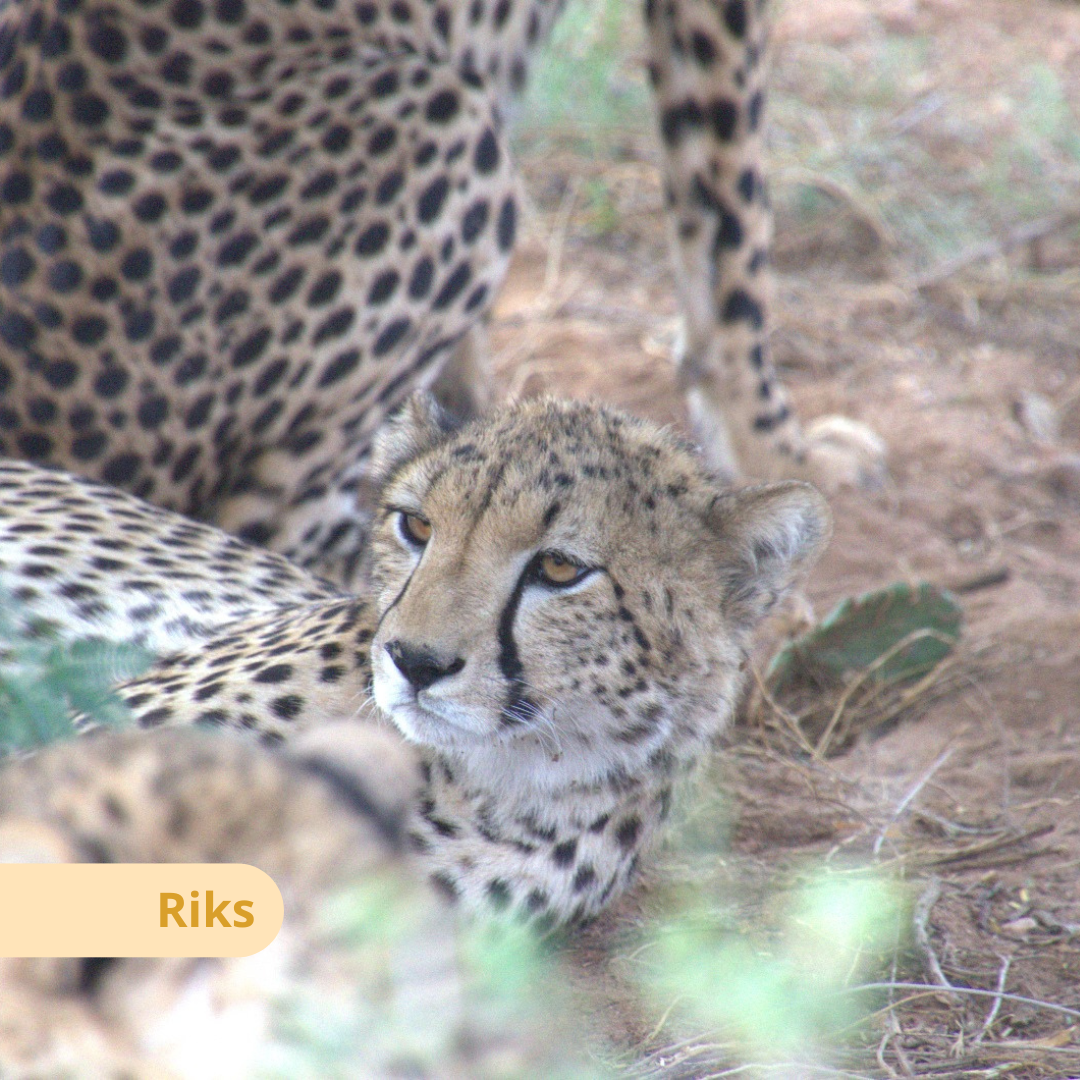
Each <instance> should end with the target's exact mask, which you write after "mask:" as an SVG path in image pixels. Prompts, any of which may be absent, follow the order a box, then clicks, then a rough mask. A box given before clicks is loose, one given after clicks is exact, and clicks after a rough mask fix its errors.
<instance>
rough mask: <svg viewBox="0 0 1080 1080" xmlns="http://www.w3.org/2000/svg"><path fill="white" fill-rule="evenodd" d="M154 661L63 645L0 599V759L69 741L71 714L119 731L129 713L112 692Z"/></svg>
mask: <svg viewBox="0 0 1080 1080" xmlns="http://www.w3.org/2000/svg"><path fill="white" fill-rule="evenodd" d="M153 659H154V656H153V654H152V653H150V652H148V651H147V650H146V649H143V648H140V647H139V646H137V645H132V644H130V643H116V642H110V641H101V640H98V639H93V638H86V639H82V640H75V641H63V640H61V639H60V638H59V637H57V635H56V634H55V633H53V632H52V631H51V630H50V629H49V628H48V627H47V626H45V625H42V624H41V623H40V622H36V621H35V620H33V619H32V618H31V617H30V616H29V615H28V614H27V613H26V612H25V610H24V609H23V607H22V606H21V605H20V604H19V603H18V601H16V600H15V599H14V598H13V597H11V596H10V595H7V594H0V756H3V755H4V754H5V753H10V752H11V751H13V750H28V749H31V748H33V747H35V746H41V745H43V744H45V743H47V742H51V741H52V740H54V739H61V738H67V737H68V736H70V735H73V734H74V733H75V729H74V726H73V724H72V714H73V713H84V714H86V716H87V718H88V719H90V720H91V721H93V722H95V723H100V724H113V725H117V726H120V725H123V724H124V723H125V722H126V721H127V719H128V717H129V711H128V708H127V706H126V705H125V704H124V702H123V701H122V700H121V699H120V697H119V696H118V695H117V694H116V693H115V691H114V690H113V687H114V686H115V685H116V683H118V682H121V681H123V680H125V679H131V678H134V677H136V676H137V675H140V674H142V672H144V671H145V670H146V669H147V668H148V667H149V666H150V664H151V663H152V662H153Z"/></svg>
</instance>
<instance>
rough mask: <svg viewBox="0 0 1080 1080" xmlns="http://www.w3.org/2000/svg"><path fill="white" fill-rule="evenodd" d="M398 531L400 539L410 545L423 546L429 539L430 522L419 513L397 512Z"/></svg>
mask: <svg viewBox="0 0 1080 1080" xmlns="http://www.w3.org/2000/svg"><path fill="white" fill-rule="evenodd" d="M397 525H398V532H399V533H400V534H401V538H402V540H404V541H405V543H407V544H410V545H411V546H412V547H423V546H424V545H425V544H426V543H427V542H428V541H429V540H430V539H431V522H430V521H425V520H424V519H423V518H422V517H421V516H420V515H419V514H409V513H406V512H405V511H404V510H401V511H399V512H398V519H397Z"/></svg>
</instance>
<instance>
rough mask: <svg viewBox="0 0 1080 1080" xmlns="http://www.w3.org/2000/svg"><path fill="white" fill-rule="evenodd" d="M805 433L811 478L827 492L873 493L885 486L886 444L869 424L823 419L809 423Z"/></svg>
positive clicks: (829, 418)
mask: <svg viewBox="0 0 1080 1080" xmlns="http://www.w3.org/2000/svg"><path fill="white" fill-rule="evenodd" d="M804 434H805V438H806V461H807V468H808V471H809V473H810V479H811V480H812V481H813V483H815V484H816V485H817V486H818V487H820V488H821V489H822V490H823V491H826V492H834V491H838V490H839V489H840V488H862V489H863V490H871V491H873V490H877V489H879V488H881V487H882V486H883V485H884V483H885V480H886V478H887V476H888V469H887V467H886V464H885V455H886V446H885V442H884V440H883V439H882V438H881V436H880V435H878V434H877V433H876V432H875V431H874V430H873V429H871V428H869V427H867V426H866V424H861V423H859V421H857V420H851V419H849V418H848V417H846V416H821V417H818V419H817V420H814V421H812V422H811V423H809V424H807V426H806V428H805V431H804Z"/></svg>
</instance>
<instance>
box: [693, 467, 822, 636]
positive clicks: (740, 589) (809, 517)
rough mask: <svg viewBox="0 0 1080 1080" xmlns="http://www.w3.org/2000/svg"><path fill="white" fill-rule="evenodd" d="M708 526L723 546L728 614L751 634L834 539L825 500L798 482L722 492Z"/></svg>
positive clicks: (724, 584) (722, 558) (712, 509)
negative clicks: (753, 628)
mask: <svg viewBox="0 0 1080 1080" xmlns="http://www.w3.org/2000/svg"><path fill="white" fill-rule="evenodd" d="M708 522H709V526H710V528H711V529H712V530H713V532H714V534H715V535H716V536H717V538H718V539H719V541H720V545H721V566H722V583H723V586H724V600H723V603H724V609H725V611H726V613H727V615H728V617H729V618H730V619H731V620H732V621H733V622H734V623H735V624H736V625H737V626H741V627H743V628H744V629H747V630H749V629H750V628H751V627H753V626H754V624H755V623H757V622H758V620H759V619H761V618H762V617H763V616H764V615H766V614H767V613H768V611H769V610H770V608H772V607H773V605H774V604H776V602H777V601H778V600H780V599H782V598H783V597H784V596H785V595H786V594H787V593H788V591H789V590H790V589H791V587H792V586H793V585H794V584H795V582H796V581H797V580H798V579H799V577H800V576H801V575H802V574H803V573H805V571H806V570H807V569H809V567H810V566H812V565H813V563H814V561H815V560H816V559H817V557H818V556H819V555H820V554H821V553H822V551H823V550H824V549H825V545H826V544H827V543H828V541H829V537H830V535H831V534H832V515H831V514H830V513H829V507H828V504H827V503H826V502H825V499H824V498H823V497H822V496H821V495H820V494H819V492H818V491H817V490H816V489H815V488H812V487H811V486H810V485H809V484H802V483H797V482H795V481H791V482H788V483H783V484H765V485H762V486H760V487H751V488H745V489H743V490H741V491H726V492H723V493H721V494H719V495H717V496H716V497H715V498H714V499H713V501H712V504H711V505H710V507H709V511H708Z"/></svg>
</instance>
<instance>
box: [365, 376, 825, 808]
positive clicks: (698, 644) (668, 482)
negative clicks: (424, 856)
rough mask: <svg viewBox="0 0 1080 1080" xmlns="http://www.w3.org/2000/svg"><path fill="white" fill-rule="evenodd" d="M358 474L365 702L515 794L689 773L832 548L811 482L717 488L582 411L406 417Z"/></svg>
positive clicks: (662, 447)
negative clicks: (362, 478) (374, 623)
mask: <svg viewBox="0 0 1080 1080" xmlns="http://www.w3.org/2000/svg"><path fill="white" fill-rule="evenodd" d="M373 471H374V474H375V478H376V482H377V483H379V484H380V485H381V496H380V505H379V509H378V512H377V516H376V521H375V527H374V531H373V576H374V583H375V588H376V596H377V608H378V613H379V621H378V629H377V632H376V634H375V637H374V641H373V645H372V663H373V672H374V696H375V700H376V702H377V703H378V705H379V706H380V708H381V709H382V710H383V711H384V712H385V713H386V714H387V715H388V716H390V717H391V718H392V719H393V721H394V723H395V724H396V725H397V726H398V728H400V730H401V731H402V733H403V734H404V735H405V737H406V738H408V739H410V740H412V741H414V742H416V743H419V744H421V745H424V746H427V747H430V748H431V749H433V750H435V751H436V752H437V753H438V754H439V755H440V756H441V757H442V758H443V759H444V760H450V761H454V762H456V763H457V766H458V767H459V768H460V769H461V770H462V772H463V773H464V774H465V776H464V777H463V778H464V779H466V780H468V779H469V778H470V777H471V779H472V780H473V781H474V782H475V784H476V785H478V786H479V787H483V788H485V789H487V790H491V789H492V788H493V787H494V788H496V789H500V790H501V791H502V792H503V793H505V794H507V795H511V796H512V795H513V794H515V793H516V794H517V795H518V796H521V797H527V796H529V795H536V794H543V793H544V792H545V791H552V792H554V791H555V790H558V789H563V790H565V789H566V787H567V786H568V785H571V786H575V787H578V786H581V785H585V786H596V785H610V784H616V785H618V784H623V785H626V784H632V783H634V782H635V780H636V779H637V778H640V777H642V776H643V775H645V774H647V773H649V772H651V771H666V772H668V773H670V772H671V771H673V768H674V767H675V766H676V765H677V764H678V763H684V762H689V761H692V760H693V759H695V758H697V757H698V756H700V754H701V752H702V750H703V749H705V747H706V746H707V745H708V743H709V741H710V739H711V738H712V737H713V736H715V734H716V733H717V732H718V731H719V730H720V728H721V727H722V726H723V725H724V723H725V722H726V721H727V720H728V718H729V717H730V715H731V713H732V711H733V707H734V703H735V697H736V694H737V692H738V687H739V682H740V669H741V668H742V667H743V666H745V665H744V664H743V660H744V658H745V656H746V649H747V646H748V640H749V635H750V633H751V631H752V629H753V627H754V626H755V624H756V623H757V622H758V621H759V620H760V619H761V617H762V616H763V615H764V614H765V613H766V612H767V611H768V610H769V608H771V607H772V606H773V604H775V603H776V601H777V600H778V599H779V598H780V597H782V596H783V595H784V593H785V592H786V591H787V590H788V589H789V588H790V587H791V585H792V583H793V581H795V580H796V579H797V577H798V575H799V574H800V573H801V572H802V571H804V570H805V568H806V567H807V565H808V564H809V563H811V562H812V561H813V559H814V558H815V557H816V556H817V554H818V553H819V552H820V550H821V549H822V547H823V546H824V544H825V542H826V540H827V538H828V535H829V531H830V524H829V514H828V509H827V507H826V505H825V502H824V500H823V499H822V497H821V496H820V495H819V494H818V493H817V492H816V491H815V490H814V489H813V488H811V487H809V486H808V485H806V484H800V483H785V484H776V485H770V486H764V487H755V488H749V489H747V490H743V491H733V490H730V489H728V488H725V487H723V486H722V485H721V484H720V483H719V482H718V481H717V480H715V479H714V478H713V477H712V476H711V475H710V474H709V473H708V471H707V470H706V468H705V467H704V465H703V464H702V463H701V462H700V460H699V459H698V457H697V456H696V455H695V453H694V452H693V450H692V449H691V448H689V447H688V446H687V445H685V444H683V443H682V442H680V441H679V440H678V439H676V438H675V437H673V436H672V435H671V434H669V433H668V432H666V431H662V430H660V429H658V428H657V427H655V426H653V425H651V424H649V423H646V422H644V421H640V420H635V419H631V418H629V417H627V416H624V415H621V414H619V413H616V412H613V411H609V410H607V409H604V408H598V407H596V406H593V405H585V404H572V403H566V402H557V401H552V400H539V401H527V402H524V403H522V404H519V405H517V406H514V407H511V408H508V409H506V410H505V411H503V412H500V413H497V414H495V415H494V416H493V417H489V418H487V419H485V420H484V421H483V422H480V423H474V424H470V425H468V426H465V427H463V428H461V429H459V430H456V431H452V430H450V429H449V428H448V425H447V423H446V422H445V420H444V418H443V417H442V415H441V414H440V412H439V410H438V408H437V406H435V405H434V403H433V402H432V401H431V399H430V398H427V397H424V396H422V397H417V398H413V399H412V400H411V401H410V402H409V403H408V404H407V405H406V406H405V408H404V409H403V410H402V412H401V414H400V415H399V417H398V418H397V420H396V421H395V422H394V423H393V424H392V425H391V426H390V427H389V428H388V430H387V431H386V433H385V434H384V436H383V437H382V439H381V441H380V442H379V443H378V444H377V447H376V450H375V461H374V466H373Z"/></svg>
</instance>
